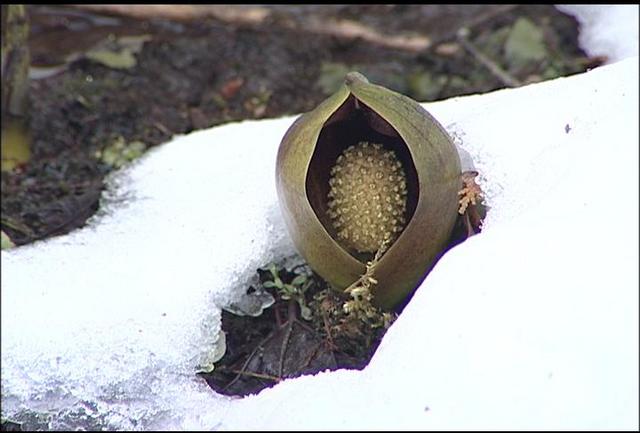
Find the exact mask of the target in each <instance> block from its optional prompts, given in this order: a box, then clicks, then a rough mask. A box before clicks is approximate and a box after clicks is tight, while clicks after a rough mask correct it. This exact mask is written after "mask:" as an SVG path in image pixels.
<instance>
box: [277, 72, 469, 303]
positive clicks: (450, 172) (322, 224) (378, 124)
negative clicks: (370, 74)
mask: <svg viewBox="0 0 640 433" xmlns="http://www.w3.org/2000/svg"><path fill="white" fill-rule="evenodd" d="M276 182H277V189H278V197H279V200H280V205H281V208H282V212H283V215H284V217H285V222H286V225H287V228H288V230H289V233H290V234H291V237H292V239H293V241H294V243H295V245H296V248H297V249H298V251H299V252H300V253H301V254H302V256H303V257H304V258H305V259H306V260H307V262H308V263H309V265H310V266H311V267H312V268H313V269H314V270H315V271H316V272H317V273H318V274H320V275H321V276H322V277H323V278H324V279H325V280H327V281H328V282H329V283H330V284H331V285H333V286H334V287H336V288H337V289H344V288H346V287H348V286H349V285H351V284H352V283H353V282H354V281H356V280H357V279H358V278H359V277H360V276H361V275H363V274H364V272H365V271H366V264H367V262H368V261H370V260H371V259H372V258H373V257H374V256H375V253H376V252H377V251H378V250H379V249H380V248H381V247H384V254H383V255H382V256H381V258H380V259H379V260H378V262H377V264H376V266H375V270H374V277H375V279H376V281H377V284H376V285H375V286H374V287H373V289H372V290H373V294H374V302H375V303H376V304H377V305H378V306H381V307H383V308H393V307H394V306H395V305H397V304H398V303H399V302H400V301H402V300H403V299H404V298H405V297H406V296H407V295H408V294H409V293H411V292H412V291H413V290H414V289H415V287H416V286H417V285H418V284H419V283H420V281H421V280H422V279H423V278H424V276H425V275H426V273H427V272H428V271H429V270H430V269H431V268H432V266H433V264H434V263H435V261H436V260H437V258H438V256H439V255H440V254H441V253H442V251H443V249H444V248H445V247H446V245H447V241H448V239H449V237H450V234H451V230H452V228H453V226H454V224H455V221H456V218H457V215H458V213H457V208H458V196H457V192H458V191H459V190H460V188H461V184H462V181H461V177H460V160H459V157H458V153H457V151H456V149H455V146H454V145H453V143H452V141H451V139H450V138H449V136H448V135H447V133H446V132H445V131H444V129H443V128H442V126H441V125H440V124H439V123H438V122H437V121H436V120H435V119H434V118H433V117H432V116H431V115H430V114H429V113H428V112H427V111H426V110H424V109H423V108H422V107H421V106H420V105H419V104H418V103H417V102H415V101H413V100H411V99H410V98H407V97H406V96H403V95H400V94H398V93H396V92H393V91H391V90H388V89H386V88H384V87H381V86H377V85H374V84H371V83H369V82H368V80H367V79H366V78H365V77H364V76H362V75H361V74H359V73H357V72H351V73H349V74H347V76H346V78H345V83H344V85H343V86H342V87H341V88H340V89H339V90H338V91H337V92H336V93H335V94H333V95H332V96H330V97H329V98H328V99H326V100H325V101H324V102H322V103H321V104H320V105H319V106H318V107H316V108H315V109H314V110H312V111H310V112H308V113H306V114H304V115H302V116H300V117H299V118H298V119H297V120H296V121H295V122H294V123H293V125H291V127H290V128H289V130H288V131H287V133H286V134H285V136H284V138H283V139H282V142H281V144H280V149H279V152H278V159H277V164H276Z"/></svg>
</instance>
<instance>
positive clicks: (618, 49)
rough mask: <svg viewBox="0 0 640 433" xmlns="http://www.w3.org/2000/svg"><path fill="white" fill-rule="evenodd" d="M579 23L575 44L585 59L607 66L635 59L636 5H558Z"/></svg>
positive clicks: (636, 46)
mask: <svg viewBox="0 0 640 433" xmlns="http://www.w3.org/2000/svg"><path fill="white" fill-rule="evenodd" d="M556 7H557V8H558V10H560V11H561V12H564V13H567V14H570V15H573V16H575V17H576V19H577V20H578V22H579V23H580V36H579V42H580V45H581V46H582V48H583V49H584V50H585V51H586V52H587V54H588V55H589V56H605V57H607V59H608V62H609V63H615V62H617V61H619V60H623V59H626V58H628V57H633V56H637V55H638V20H639V18H638V14H639V13H640V7H639V6H638V5H558V6H556Z"/></svg>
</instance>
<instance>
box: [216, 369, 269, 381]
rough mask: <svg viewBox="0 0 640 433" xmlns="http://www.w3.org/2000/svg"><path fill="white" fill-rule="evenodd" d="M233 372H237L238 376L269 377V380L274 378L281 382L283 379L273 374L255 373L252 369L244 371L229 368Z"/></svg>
mask: <svg viewBox="0 0 640 433" xmlns="http://www.w3.org/2000/svg"><path fill="white" fill-rule="evenodd" d="M227 371H229V372H231V373H236V374H237V375H238V376H249V377H255V378H258V379H267V380H272V381H274V382H280V381H281V380H282V379H281V378H279V377H276V376H271V375H270V374H263V373H254V372H251V371H243V370H227Z"/></svg>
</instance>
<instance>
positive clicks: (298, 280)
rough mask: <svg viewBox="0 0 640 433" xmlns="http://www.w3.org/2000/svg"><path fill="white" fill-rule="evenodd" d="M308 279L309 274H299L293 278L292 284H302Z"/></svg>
mask: <svg viewBox="0 0 640 433" xmlns="http://www.w3.org/2000/svg"><path fill="white" fill-rule="evenodd" d="M306 281H307V276H306V275H298V276H297V277H295V278H294V279H293V281H291V285H293V286H301V285H303V284H304V283H305V282H306Z"/></svg>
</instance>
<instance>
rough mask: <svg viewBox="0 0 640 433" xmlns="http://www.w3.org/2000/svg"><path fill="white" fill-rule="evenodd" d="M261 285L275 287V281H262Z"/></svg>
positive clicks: (268, 287)
mask: <svg viewBox="0 0 640 433" xmlns="http://www.w3.org/2000/svg"><path fill="white" fill-rule="evenodd" d="M262 285H263V286H264V287H266V288H267V289H271V288H273V287H277V286H276V283H274V282H273V281H265V282H264V283H262Z"/></svg>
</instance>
